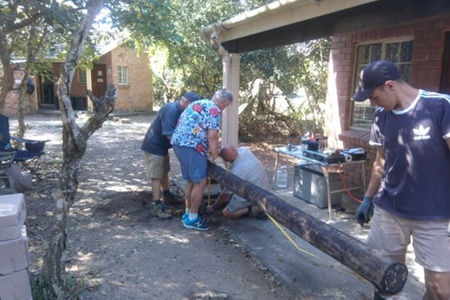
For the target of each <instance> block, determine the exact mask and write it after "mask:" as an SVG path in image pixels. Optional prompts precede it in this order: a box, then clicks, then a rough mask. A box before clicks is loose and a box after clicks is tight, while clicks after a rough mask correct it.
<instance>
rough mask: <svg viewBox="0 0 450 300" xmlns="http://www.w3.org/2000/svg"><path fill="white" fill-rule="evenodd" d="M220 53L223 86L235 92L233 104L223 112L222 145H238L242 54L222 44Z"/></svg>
mask: <svg viewBox="0 0 450 300" xmlns="http://www.w3.org/2000/svg"><path fill="white" fill-rule="evenodd" d="M218 52H219V54H220V56H221V57H222V61H223V70H222V72H223V87H225V88H227V89H229V90H231V91H232V92H233V104H231V105H230V106H228V108H227V109H226V110H224V112H223V113H222V145H233V146H236V147H237V146H238V136H239V83H240V65H241V56H240V54H238V53H232V54H230V53H229V52H228V51H226V50H225V49H224V48H223V47H222V46H220V48H219V51H218Z"/></svg>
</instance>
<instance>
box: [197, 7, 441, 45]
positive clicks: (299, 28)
mask: <svg viewBox="0 0 450 300" xmlns="http://www.w3.org/2000/svg"><path fill="white" fill-rule="evenodd" d="M449 10H450V1H448V0H428V1H423V0H278V1H275V2H272V3H270V4H267V5H265V6H262V7H259V8H257V9H254V10H252V11H249V12H246V13H243V14H240V15H237V16H234V17H231V18H230V19H228V20H225V21H219V22H217V23H214V24H211V25H208V26H205V27H203V28H202V30H201V36H202V39H203V40H204V41H206V42H209V43H211V45H212V47H213V48H216V49H218V48H219V46H223V47H224V48H225V49H226V50H227V51H228V52H229V53H243V52H248V51H254V50H258V49H265V48H272V47H278V46H283V45H289V44H294V43H298V42H304V41H308V40H312V39H317V38H323V37H329V36H332V35H336V34H344V33H348V32H355V31H362V30H367V29H371V28H377V27H384V26H386V25H388V24H398V23H402V22H407V21H411V20H415V19H420V18H424V17H432V16H435V15H439V14H442V13H443V12H446V11H447V12H448V11H449Z"/></svg>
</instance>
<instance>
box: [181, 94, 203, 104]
mask: <svg viewBox="0 0 450 300" xmlns="http://www.w3.org/2000/svg"><path fill="white" fill-rule="evenodd" d="M183 98H186V99H187V100H188V101H189V102H194V101H197V100H200V96H199V95H198V94H197V93H196V92H186V93H184V94H183Z"/></svg>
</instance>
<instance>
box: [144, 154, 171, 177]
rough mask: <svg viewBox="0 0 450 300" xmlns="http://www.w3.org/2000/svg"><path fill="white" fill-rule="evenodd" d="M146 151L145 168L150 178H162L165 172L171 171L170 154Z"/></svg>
mask: <svg viewBox="0 0 450 300" xmlns="http://www.w3.org/2000/svg"><path fill="white" fill-rule="evenodd" d="M144 153H145V168H146V170H147V176H148V177H150V178H155V179H161V178H163V177H164V174H166V173H169V171H170V161H169V155H165V156H162V155H155V154H151V153H148V152H144Z"/></svg>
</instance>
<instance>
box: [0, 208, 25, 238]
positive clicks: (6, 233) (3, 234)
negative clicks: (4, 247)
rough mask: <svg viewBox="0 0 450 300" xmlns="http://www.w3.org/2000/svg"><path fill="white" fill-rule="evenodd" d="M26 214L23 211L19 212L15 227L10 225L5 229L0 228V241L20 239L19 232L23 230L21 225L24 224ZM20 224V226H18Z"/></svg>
mask: <svg viewBox="0 0 450 300" xmlns="http://www.w3.org/2000/svg"><path fill="white" fill-rule="evenodd" d="M25 218H26V214H25V211H23V212H21V213H20V215H19V220H18V224H17V225H11V226H6V227H0V241H7V240H12V239H17V238H20V236H21V232H22V230H23V227H24V226H23V224H24V223H25ZM20 224H22V225H20Z"/></svg>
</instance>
